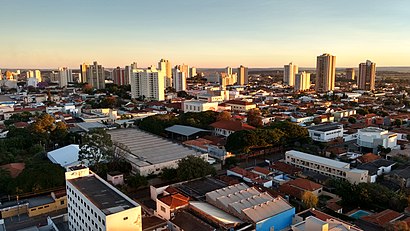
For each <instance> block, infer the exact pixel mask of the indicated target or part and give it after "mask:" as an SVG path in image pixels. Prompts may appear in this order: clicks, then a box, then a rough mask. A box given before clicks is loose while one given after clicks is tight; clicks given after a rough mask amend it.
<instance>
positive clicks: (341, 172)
mask: <svg viewBox="0 0 410 231" xmlns="http://www.w3.org/2000/svg"><path fill="white" fill-rule="evenodd" d="M285 161H286V163H288V164H291V165H293V166H296V167H299V168H302V169H305V170H309V171H313V172H316V173H319V174H322V175H325V176H329V177H333V178H338V179H345V180H348V181H349V182H350V183H353V184H358V183H361V182H367V180H368V171H367V170H360V169H351V168H350V164H349V163H345V162H341V161H337V160H332V159H328V158H325V157H320V156H315V155H311V154H307V153H304V152H299V151H295V150H290V151H287V152H286V153H285Z"/></svg>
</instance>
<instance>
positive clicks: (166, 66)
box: [158, 59, 172, 88]
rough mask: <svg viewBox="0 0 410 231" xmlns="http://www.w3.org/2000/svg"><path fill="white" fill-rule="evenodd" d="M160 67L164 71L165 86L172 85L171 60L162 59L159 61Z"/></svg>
mask: <svg viewBox="0 0 410 231" xmlns="http://www.w3.org/2000/svg"><path fill="white" fill-rule="evenodd" d="M158 69H159V70H160V71H162V72H164V77H165V87H166V88H167V87H171V85H172V67H171V62H169V60H166V59H161V60H160V61H159V62H158Z"/></svg>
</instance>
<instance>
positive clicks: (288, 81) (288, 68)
mask: <svg viewBox="0 0 410 231" xmlns="http://www.w3.org/2000/svg"><path fill="white" fill-rule="evenodd" d="M284 68H285V70H284V71H283V85H287V86H293V85H295V75H296V73H298V72H299V69H298V66H297V65H294V64H293V63H289V65H285V66H284Z"/></svg>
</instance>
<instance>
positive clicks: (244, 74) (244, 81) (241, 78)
mask: <svg viewBox="0 0 410 231" xmlns="http://www.w3.org/2000/svg"><path fill="white" fill-rule="evenodd" d="M248 82H249V77H248V68H247V67H244V66H242V65H241V66H240V67H239V68H238V82H237V84H239V85H248Z"/></svg>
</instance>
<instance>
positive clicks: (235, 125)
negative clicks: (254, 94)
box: [209, 120, 256, 137]
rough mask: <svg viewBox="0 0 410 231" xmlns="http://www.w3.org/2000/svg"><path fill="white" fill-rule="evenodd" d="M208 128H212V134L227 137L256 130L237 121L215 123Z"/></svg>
mask: <svg viewBox="0 0 410 231" xmlns="http://www.w3.org/2000/svg"><path fill="white" fill-rule="evenodd" d="M209 126H211V127H213V128H214V134H215V135H220V136H225V137H228V136H229V135H230V134H232V133H234V132H237V131H242V130H255V129H256V128H255V127H253V126H251V125H248V124H246V123H243V122H241V121H237V120H224V121H222V120H221V121H216V122H215V123H212V124H210V125H209Z"/></svg>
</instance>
